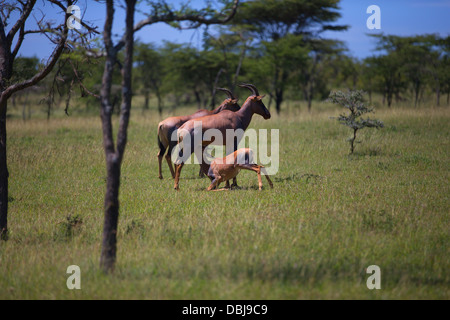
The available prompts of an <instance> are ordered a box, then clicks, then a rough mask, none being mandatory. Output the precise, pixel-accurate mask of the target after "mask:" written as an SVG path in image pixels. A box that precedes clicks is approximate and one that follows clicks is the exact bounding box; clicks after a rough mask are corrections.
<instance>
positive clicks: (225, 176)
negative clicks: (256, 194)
mask: <svg viewBox="0 0 450 320" xmlns="http://www.w3.org/2000/svg"><path fill="white" fill-rule="evenodd" d="M241 169H244V170H250V171H254V172H256V174H257V175H258V187H259V190H261V189H262V179H261V172H263V174H264V175H265V177H266V179H267V181H268V182H269V185H270V187H271V188H273V183H272V181H271V180H270V178H269V176H268V175H267V174H266V173H265V172H264V166H260V165H258V164H256V163H255V162H254V160H253V150H252V149H249V148H241V149H238V150H236V151H235V152H233V153H231V154H229V155H228V156H226V157H225V158H216V159H214V160H213V161H212V162H211V165H210V166H209V169H208V177H209V178H210V179H211V185H210V186H209V187H208V191H210V190H213V189H216V188H217V187H218V186H219V184H220V183H222V182H223V181H226V182H227V186H229V180H231V179H234V178H235V177H236V176H237V175H238V173H239V171H241Z"/></svg>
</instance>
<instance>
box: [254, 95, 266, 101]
mask: <svg viewBox="0 0 450 320" xmlns="http://www.w3.org/2000/svg"><path fill="white" fill-rule="evenodd" d="M265 96H266V95H265V94H263V95H262V96H257V97H256V100H262V98H264V97H265Z"/></svg>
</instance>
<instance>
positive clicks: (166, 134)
mask: <svg viewBox="0 0 450 320" xmlns="http://www.w3.org/2000/svg"><path fill="white" fill-rule="evenodd" d="M217 90H221V91H224V92H225V93H226V94H227V95H228V98H227V99H225V100H224V101H223V102H222V104H221V105H220V106H218V107H217V108H216V109H214V110H213V111H210V110H205V109H202V110H198V111H197V112H195V113H193V114H191V115H188V116H180V117H169V118H167V119H165V120H163V121H161V122H160V123H159V124H158V145H159V152H158V165H159V178H160V179H163V176H162V168H161V167H162V159H163V157H164V154H165V153H166V150H167V154H166V156H165V158H166V161H167V165H168V166H169V169H170V173H171V174H172V178H175V172H174V169H173V166H172V159H171V154H172V150H173V148H174V147H175V146H176V144H177V142H176V141H171V137H172V134H173V132H174V131H176V130H177V129H178V128H179V127H181V126H182V125H183V124H184V123H185V122H187V121H189V120H192V119H197V118H200V117H203V116H208V115H213V114H217V113H219V112H222V111H224V110H228V111H230V112H235V111H238V110H239V105H238V104H237V101H238V100H237V99H236V98H235V97H234V96H233V94H232V93H231V91H230V90H228V89H223V88H217Z"/></svg>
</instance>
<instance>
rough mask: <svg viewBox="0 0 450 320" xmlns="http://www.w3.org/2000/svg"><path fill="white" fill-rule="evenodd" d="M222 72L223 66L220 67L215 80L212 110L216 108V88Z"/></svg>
mask: <svg viewBox="0 0 450 320" xmlns="http://www.w3.org/2000/svg"><path fill="white" fill-rule="evenodd" d="M222 72H223V68H220V70H219V71H218V72H217V75H216V79H215V80H214V87H213V90H212V98H211V110H214V107H215V106H216V88H217V85H218V83H219V78H220V75H221V74H222Z"/></svg>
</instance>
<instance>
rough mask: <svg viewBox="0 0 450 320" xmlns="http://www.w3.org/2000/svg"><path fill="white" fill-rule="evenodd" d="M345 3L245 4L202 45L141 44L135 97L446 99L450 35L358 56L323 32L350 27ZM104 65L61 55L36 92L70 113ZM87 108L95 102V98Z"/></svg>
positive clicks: (397, 41)
mask: <svg viewBox="0 0 450 320" xmlns="http://www.w3.org/2000/svg"><path fill="white" fill-rule="evenodd" d="M338 3H339V1H335V0H327V1H320V2H311V1H304V0H296V1H287V2H283V1H281V2H280V1H276V0H264V1H247V2H244V3H242V5H241V7H240V8H239V11H238V14H237V16H236V18H235V19H233V21H232V22H231V23H229V24H228V25H226V26H222V27H220V28H215V29H212V30H210V29H206V30H205V31H204V32H203V38H202V39H203V41H202V44H203V45H202V47H201V48H197V47H194V46H192V45H189V44H175V43H171V42H165V43H164V44H162V45H160V46H156V45H154V44H151V43H141V42H139V41H136V45H135V50H134V52H135V59H134V66H135V70H134V84H133V88H134V92H133V93H134V94H135V95H142V96H143V97H144V99H143V104H142V107H143V108H144V110H145V109H148V108H149V107H150V101H156V102H155V103H156V106H154V107H156V108H157V109H158V110H159V112H160V113H161V112H162V111H163V110H164V108H171V109H173V108H176V107H177V106H180V105H183V104H193V103H195V104H196V105H197V106H198V107H199V108H211V107H213V106H214V105H215V104H216V103H217V102H218V100H219V98H216V97H215V89H214V88H216V87H227V88H229V89H231V90H236V84H237V83H240V82H250V83H253V84H255V85H257V87H258V88H259V89H260V92H262V93H265V94H267V95H268V100H267V101H268V105H269V106H274V107H275V109H276V111H277V112H282V111H283V101H286V100H294V101H306V105H307V106H308V109H309V110H310V109H311V108H312V103H313V101H322V100H324V99H325V98H327V97H328V95H329V93H330V90H332V89H362V90H364V91H366V92H368V97H369V100H371V99H372V95H373V94H378V95H381V96H382V97H383V100H382V101H383V103H384V104H386V105H387V106H389V107H391V106H392V104H393V103H398V102H400V101H407V102H409V103H411V105H414V106H417V105H419V104H420V103H421V102H423V101H424V100H425V99H429V98H430V97H433V102H434V104H435V105H442V104H447V105H448V104H449V94H450V63H449V53H450V37H449V36H447V37H441V36H439V35H434V34H433V35H418V36H413V37H400V36H394V35H383V34H380V35H375V36H373V37H374V38H375V40H376V43H377V46H376V49H375V51H374V55H373V56H371V57H368V58H366V59H363V60H360V59H356V58H354V57H351V56H350V55H349V54H348V51H347V49H346V47H345V44H344V43H342V42H340V41H336V40H332V39H324V38H323V37H322V35H321V34H322V32H323V31H326V30H334V31H336V32H340V31H343V30H346V29H347V26H341V25H335V24H334V22H335V21H336V20H337V19H338V18H339V17H340V13H339V10H338V9H339V8H338ZM37 68H39V61H38V59H37V58H25V57H20V58H18V61H17V62H16V64H15V70H14V74H15V80H18V78H24V79H25V78H27V76H28V75H29V74H33V71H35V70H36V69H37ZM103 68H104V64H103V59H102V58H97V59H92V58H88V57H87V56H86V55H85V54H84V52H82V51H77V50H72V51H70V52H68V54H66V55H64V57H63V58H62V59H61V61H60V62H59V65H58V68H55V70H54V72H53V76H52V77H47V79H46V81H45V82H43V83H42V84H41V87H40V88H38V89H35V90H34V91H39V92H41V94H42V97H44V98H43V99H42V101H43V102H46V103H44V107H45V108H47V112H48V116H50V114H51V109H52V106H53V105H54V103H55V102H56V103H59V104H61V103H62V104H63V105H64V107H65V108H66V109H68V107H69V106H70V101H71V99H72V101H73V98H75V97H78V96H79V95H80V94H81V95H83V96H87V95H86V94H83V93H84V92H85V91H86V90H91V91H92V92H98V91H99V89H100V88H99V84H100V83H101V77H102V73H103ZM74 70H76V72H75V71H74ZM116 72H117V76H116V81H115V83H116V84H117V88H118V90H116V96H117V100H116V101H120V94H121V93H120V89H119V88H120V87H119V86H118V85H119V84H120V83H119V79H120V76H119V72H120V64H118V66H117V68H116ZM80 83H82V85H81V84H80ZM113 89H114V88H113ZM442 96H444V97H445V98H444V100H445V101H444V102H443V101H441V100H443V99H442V98H441V97H442ZM23 97H24V96H23V95H22V98H23ZM151 99H152V100H151ZM85 105H86V106H87V107H88V109H89V108H93V109H95V110H97V107H98V105H97V104H96V102H95V101H94V100H93V98H88V97H86V104H85ZM94 106H95V107H94ZM23 114H24V116H25V114H26V111H25V108H24V111H23Z"/></svg>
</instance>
